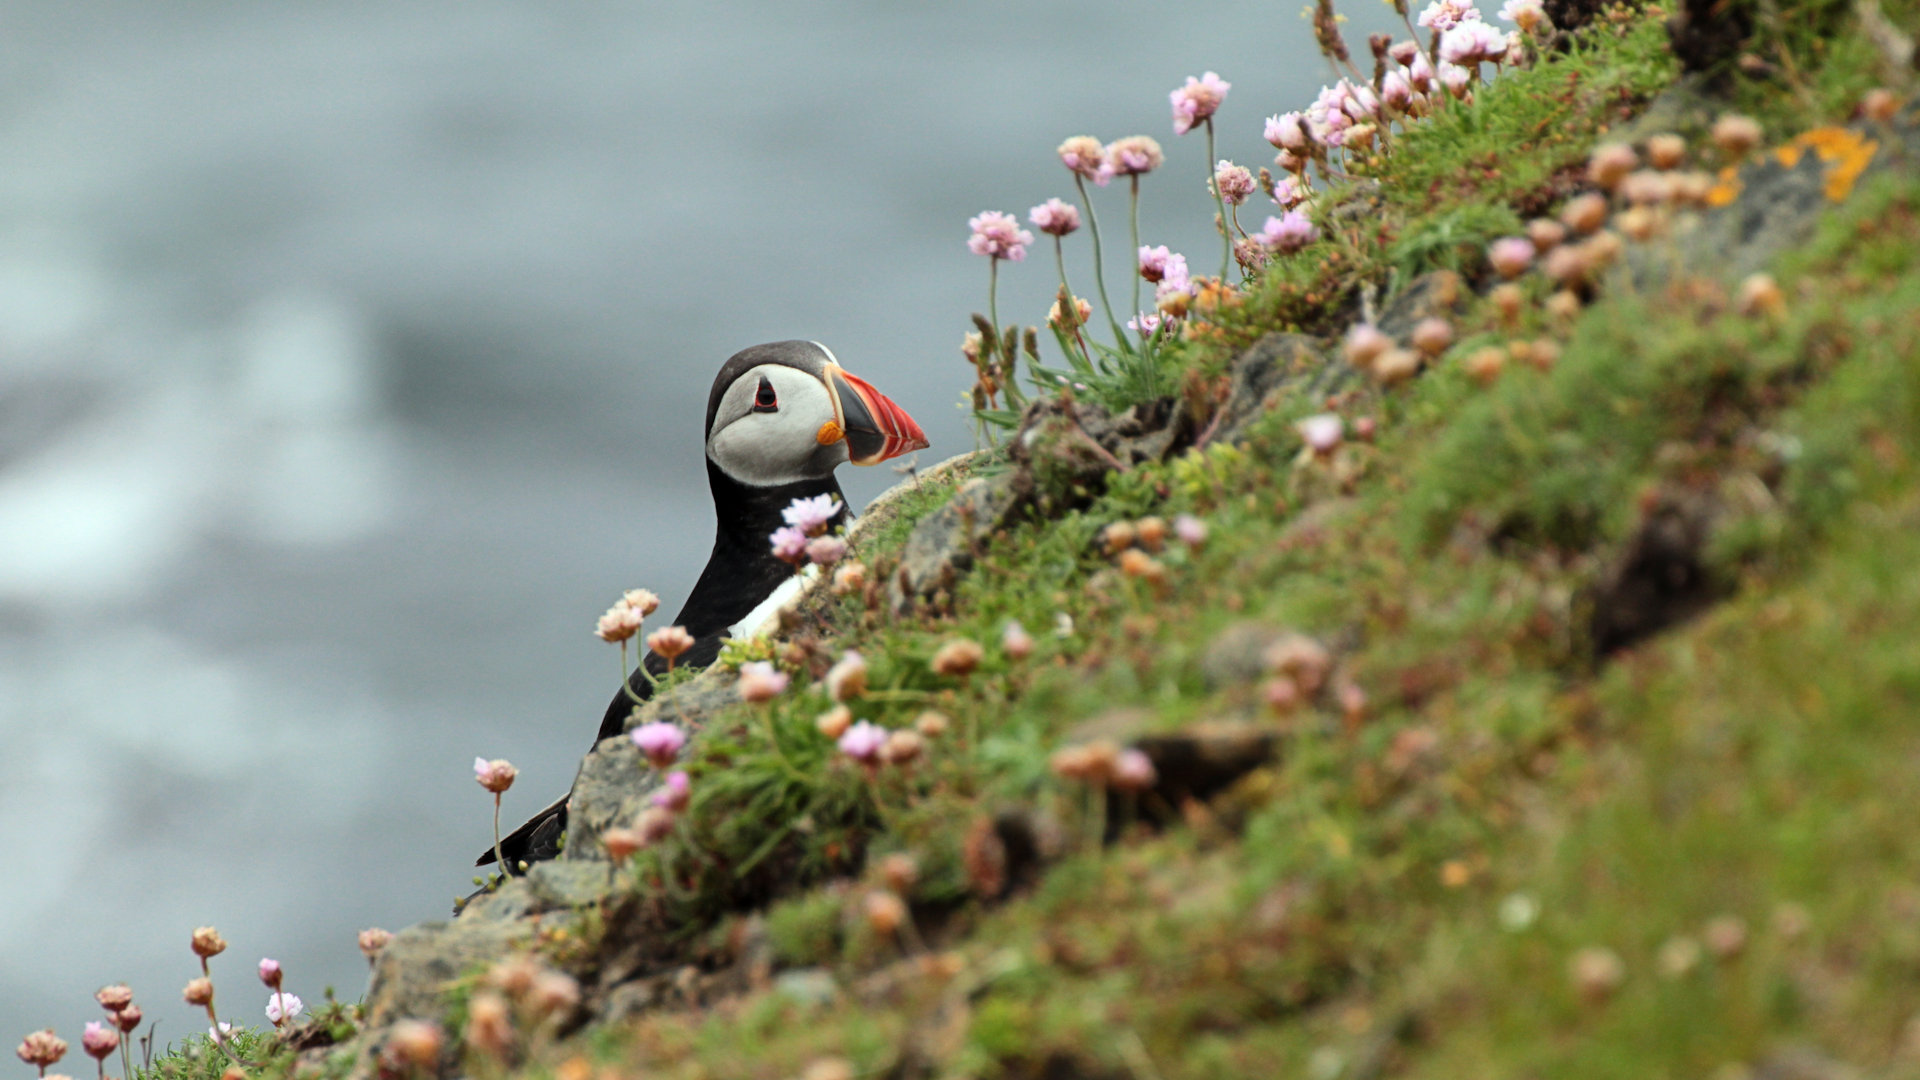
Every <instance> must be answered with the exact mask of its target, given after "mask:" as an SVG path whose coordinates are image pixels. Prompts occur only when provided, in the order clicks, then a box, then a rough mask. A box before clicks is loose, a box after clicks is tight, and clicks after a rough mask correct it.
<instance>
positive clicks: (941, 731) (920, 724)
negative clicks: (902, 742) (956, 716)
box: [913, 709, 952, 739]
mask: <svg viewBox="0 0 1920 1080" xmlns="http://www.w3.org/2000/svg"><path fill="white" fill-rule="evenodd" d="M951 723H952V722H951V721H949V720H948V719H947V714H946V713H943V712H937V711H935V710H933V709H928V710H927V711H926V712H923V713H921V714H920V715H919V716H916V717H914V718H913V730H915V731H917V732H919V733H920V734H921V735H923V736H925V737H927V738H929V739H937V738H939V737H940V736H942V735H945V734H946V733H947V728H948V727H949V726H950V725H951Z"/></svg>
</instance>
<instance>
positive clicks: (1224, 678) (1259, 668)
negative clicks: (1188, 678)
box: [1200, 621, 1288, 690]
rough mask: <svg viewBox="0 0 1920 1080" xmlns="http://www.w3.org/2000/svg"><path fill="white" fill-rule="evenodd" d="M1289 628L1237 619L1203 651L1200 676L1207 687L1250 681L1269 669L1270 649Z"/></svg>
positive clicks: (1228, 685)
mask: <svg viewBox="0 0 1920 1080" xmlns="http://www.w3.org/2000/svg"><path fill="white" fill-rule="evenodd" d="M1287 633H1288V631H1286V630H1284V629H1282V628H1280V627H1278V626H1274V625H1272V624H1271V623H1263V622H1251V621H1249V622H1237V623H1234V624H1233V625H1231V626H1229V627H1227V628H1226V629H1225V630H1222V631H1220V633H1219V634H1218V635H1216V636H1215V637H1214V639H1213V640H1212V641H1211V642H1209V643H1208V644H1207V650H1206V652H1204V653H1202V654H1201V655H1200V677H1201V678H1203V679H1205V680H1206V684H1207V689H1209V690H1223V689H1226V688H1228V687H1232V686H1239V685H1241V684H1243V683H1250V682H1252V681H1254V680H1255V679H1258V678H1260V677H1261V676H1262V675H1265V674H1266V673H1267V661H1266V655H1267V650H1268V649H1270V648H1272V647H1273V645H1274V643H1275V642H1277V641H1279V640H1280V639H1281V638H1283V637H1286V636H1287Z"/></svg>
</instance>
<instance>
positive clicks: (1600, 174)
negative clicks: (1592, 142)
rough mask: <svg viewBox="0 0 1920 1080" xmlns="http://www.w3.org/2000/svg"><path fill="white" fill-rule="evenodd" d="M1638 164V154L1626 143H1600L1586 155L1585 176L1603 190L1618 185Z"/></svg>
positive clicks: (1610, 189)
mask: <svg viewBox="0 0 1920 1080" xmlns="http://www.w3.org/2000/svg"><path fill="white" fill-rule="evenodd" d="M1639 166H1640V155H1638V154H1636V153H1634V152H1633V147H1631V146H1628V145H1627V144H1626V143H1601V144H1600V145H1599V146H1596V147H1594V148H1593V153H1592V154H1590V155H1588V156H1587V178H1588V179H1590V180H1592V181H1593V182H1594V183H1595V184H1596V185H1598V186H1599V187H1600V189H1601V190H1603V191H1612V190H1613V189H1615V188H1617V187H1619V186H1620V181H1622V180H1625V179H1626V178H1627V174H1628V173H1630V172H1632V171H1633V170H1634V169H1636V168H1639Z"/></svg>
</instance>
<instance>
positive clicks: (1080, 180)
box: [1073, 173, 1127, 349]
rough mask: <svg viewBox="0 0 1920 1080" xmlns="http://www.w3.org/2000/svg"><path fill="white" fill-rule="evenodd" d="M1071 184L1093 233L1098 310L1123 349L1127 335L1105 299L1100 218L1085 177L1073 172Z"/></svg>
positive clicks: (1111, 306)
mask: <svg viewBox="0 0 1920 1080" xmlns="http://www.w3.org/2000/svg"><path fill="white" fill-rule="evenodd" d="M1073 186H1074V187H1076V188H1078V189H1080V205H1081V206H1083V207H1085V208H1086V211H1087V231H1088V232H1089V233H1091V234H1092V235H1093V284H1094V287H1095V288H1096V289H1097V290H1099V293H1100V310H1102V311H1104V312H1106V313H1107V326H1108V327H1110V328H1111V329H1112V330H1113V340H1114V341H1116V342H1118V343H1119V345H1120V347H1121V348H1123V349H1124V348H1126V347H1127V335H1125V334H1123V333H1121V332H1120V324H1119V323H1118V322H1115V321H1114V318H1113V304H1112V303H1111V302H1110V301H1109V300H1108V299H1107V277H1106V272H1105V271H1104V270H1102V269H1101V258H1100V219H1099V218H1098V217H1097V216H1095V215H1094V212H1093V200H1092V199H1090V198H1088V197H1087V180H1086V177H1084V176H1081V175H1080V174H1079V173H1074V174H1073Z"/></svg>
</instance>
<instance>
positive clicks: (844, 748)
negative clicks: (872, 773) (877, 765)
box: [837, 720, 887, 765]
mask: <svg viewBox="0 0 1920 1080" xmlns="http://www.w3.org/2000/svg"><path fill="white" fill-rule="evenodd" d="M886 743H887V729H886V728H883V727H881V726H879V725H878V724H875V723H872V722H870V721H867V720H862V721H860V722H859V723H857V724H854V725H853V726H852V727H850V728H848V729H847V730H846V731H845V732H842V733H841V735H840V738H839V740H838V742H837V745H838V746H839V747H840V752H841V753H843V754H845V755H847V756H848V757H850V758H852V759H853V760H855V761H858V762H860V763H861V764H863V765H864V764H872V763H873V762H874V761H875V760H876V759H877V758H878V756H879V754H880V748H881V747H882V746H885V745H886Z"/></svg>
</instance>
